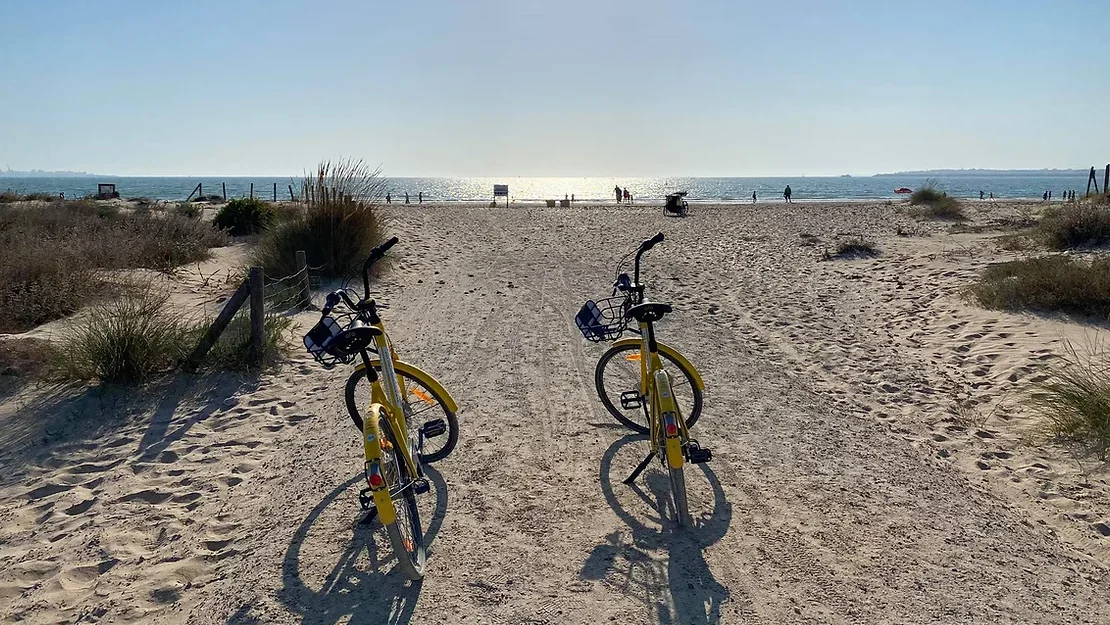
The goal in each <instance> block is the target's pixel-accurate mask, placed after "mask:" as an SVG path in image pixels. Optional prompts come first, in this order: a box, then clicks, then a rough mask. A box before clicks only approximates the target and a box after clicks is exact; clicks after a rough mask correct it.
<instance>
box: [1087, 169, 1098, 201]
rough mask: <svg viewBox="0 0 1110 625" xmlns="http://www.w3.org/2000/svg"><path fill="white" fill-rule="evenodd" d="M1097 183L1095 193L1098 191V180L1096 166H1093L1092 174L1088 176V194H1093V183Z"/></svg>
mask: <svg viewBox="0 0 1110 625" xmlns="http://www.w3.org/2000/svg"><path fill="white" fill-rule="evenodd" d="M1092 182H1094V183H1095V193H1098V182H1097V181H1096V180H1095V168H1094V167H1092V168H1091V173H1090V175H1088V176H1087V195H1090V194H1091V183H1092Z"/></svg>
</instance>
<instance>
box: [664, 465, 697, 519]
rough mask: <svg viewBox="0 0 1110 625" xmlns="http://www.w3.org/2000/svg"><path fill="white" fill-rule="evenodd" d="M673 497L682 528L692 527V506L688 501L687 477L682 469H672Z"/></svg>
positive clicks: (676, 514) (675, 510)
mask: <svg viewBox="0 0 1110 625" xmlns="http://www.w3.org/2000/svg"><path fill="white" fill-rule="evenodd" d="M669 472H670V474H671V496H672V497H674V512H675V516H676V517H677V520H678V524H679V525H680V526H687V525H692V524H693V521H692V520H691V519H690V504H689V502H687V500H686V476H685V475H684V474H683V472H682V467H679V468H677V469H675V468H670V470H669Z"/></svg>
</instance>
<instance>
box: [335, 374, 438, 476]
mask: <svg viewBox="0 0 1110 625" xmlns="http://www.w3.org/2000/svg"><path fill="white" fill-rule="evenodd" d="M375 370H376V371H377V372H378V375H379V376H381V375H382V370H381V369H380V368H379V367H375ZM397 375H399V376H401V377H402V378H404V381H405V398H404V400H403V405H402V406H401V409H402V410H404V411H405V423H406V425H407V426H408V430H409V440H411V441H413V442H416V441H419V440H420V430H421V429H422V428H423V427H424V425H425V424H426V423H428V422H429V421H435V420H437V419H442V420H443V423H444V425H445V426H446V430H445V431H444V432H443V433H442V434H438V435H436V436H429V437H425V438H424V442H423V447H422V448H421V451H420V461H421V462H427V463H432V462H435V461H437V460H442V459H443V458H446V457H447V454H450V453H451V451H452V450H454V449H455V444H456V443H458V441H459V420H458V417H456V416H455V413H453V412H451V411H450V410H448V409H447V403H446V402H445V401H443V398H442V397H440V396H439V394H438V393H436V392H435V391H433V390H432V389H430V388H428V387H427V386H425V385H424V383H423V382H421V381H420V380H419V379H417V378H416V377H414V376H412V375H410V374H409V373H407V372H403V371H398V372H397ZM344 396H345V398H346V400H347V413H348V414H350V415H351V421H353V422H354V424H355V427H356V428H358V431H359V432H361V431H362V415H361V413H360V412H359V407H360V406H361V407H362V409H363V410H365V409H366V407H367V406H369V405H370V402H371V399H370V380H368V379H367V378H366V372H365V371H363V370H362V369H358V370H356V371H355V372H354V373H352V374H351V377H349V378H347V388H346V391H345V393H344Z"/></svg>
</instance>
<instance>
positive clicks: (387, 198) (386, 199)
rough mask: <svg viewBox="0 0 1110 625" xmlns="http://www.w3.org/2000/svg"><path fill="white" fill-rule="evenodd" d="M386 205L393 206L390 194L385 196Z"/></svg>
mask: <svg viewBox="0 0 1110 625" xmlns="http://www.w3.org/2000/svg"><path fill="white" fill-rule="evenodd" d="M385 203H386V204H392V203H393V198H392V197H390V196H389V194H388V193H386V194H385Z"/></svg>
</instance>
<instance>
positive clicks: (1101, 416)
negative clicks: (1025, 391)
mask: <svg viewBox="0 0 1110 625" xmlns="http://www.w3.org/2000/svg"><path fill="white" fill-rule="evenodd" d="M1033 403H1034V406H1035V407H1036V408H1038V409H1039V410H1040V412H1041V414H1042V415H1043V416H1044V417H1045V418H1046V419H1047V421H1048V431H1049V433H1050V434H1051V435H1052V436H1053V437H1054V438H1056V440H1058V441H1059V442H1061V443H1064V444H1067V445H1071V446H1074V447H1077V448H1078V449H1079V450H1080V452H1081V453H1084V454H1090V455H1094V456H1096V457H1098V459H1099V460H1106V459H1107V457H1108V456H1110V366H1108V365H1107V364H1105V362H1104V361H1103V359H1101V358H1098V357H1097V356H1095V355H1091V356H1089V357H1080V356H1079V355H1078V354H1077V353H1076V352H1075V350H1074V349H1072V348H1071V347H1070V346H1069V349H1068V356H1067V357H1066V358H1065V359H1064V361H1063V363H1062V364H1060V365H1057V366H1056V367H1054V368H1053V369H1052V370H1051V371H1050V377H1049V379H1048V380H1047V381H1045V382H1043V383H1041V384H1040V385H1038V387H1037V390H1036V391H1035V392H1034V393H1033Z"/></svg>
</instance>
